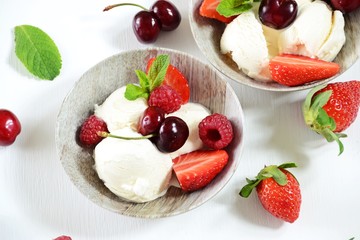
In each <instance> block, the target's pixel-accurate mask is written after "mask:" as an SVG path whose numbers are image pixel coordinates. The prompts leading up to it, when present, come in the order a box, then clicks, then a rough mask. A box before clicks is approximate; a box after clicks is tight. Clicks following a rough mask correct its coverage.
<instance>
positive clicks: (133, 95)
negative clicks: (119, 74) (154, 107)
mask: <svg viewBox="0 0 360 240" xmlns="http://www.w3.org/2000/svg"><path fill="white" fill-rule="evenodd" d="M124 95H125V98H126V99H127V100H135V99H137V98H139V97H143V98H145V99H148V97H149V94H148V92H147V91H146V90H145V89H143V88H142V87H140V86H137V85H135V84H128V85H126V89H125V94H124Z"/></svg>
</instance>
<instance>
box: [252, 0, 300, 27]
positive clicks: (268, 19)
mask: <svg viewBox="0 0 360 240" xmlns="http://www.w3.org/2000/svg"><path fill="white" fill-rule="evenodd" d="M297 11H298V6H297V3H296V1H295V0H263V1H261V3H260V7H259V18H260V21H261V22H262V24H264V25H266V26H268V27H271V28H275V29H282V28H286V27H287V26H289V25H290V24H291V23H293V22H294V20H295V18H296V15H297Z"/></svg>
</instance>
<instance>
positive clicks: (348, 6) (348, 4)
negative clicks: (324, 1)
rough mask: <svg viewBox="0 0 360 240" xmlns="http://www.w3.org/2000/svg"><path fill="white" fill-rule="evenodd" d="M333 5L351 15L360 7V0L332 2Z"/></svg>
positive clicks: (337, 0)
mask: <svg viewBox="0 0 360 240" xmlns="http://www.w3.org/2000/svg"><path fill="white" fill-rule="evenodd" d="M331 5H332V7H333V8H334V9H336V10H340V11H342V12H343V13H349V12H352V11H354V10H356V9H358V8H359V7H360V0H331Z"/></svg>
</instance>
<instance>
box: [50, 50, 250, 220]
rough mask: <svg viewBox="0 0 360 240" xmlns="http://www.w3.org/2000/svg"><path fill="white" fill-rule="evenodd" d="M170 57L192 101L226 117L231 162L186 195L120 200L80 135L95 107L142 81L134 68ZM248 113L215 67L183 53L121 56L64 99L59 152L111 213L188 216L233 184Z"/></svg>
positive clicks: (82, 186) (173, 192)
mask: <svg viewBox="0 0 360 240" xmlns="http://www.w3.org/2000/svg"><path fill="white" fill-rule="evenodd" d="M158 54H168V55H169V56H170V61H171V64H173V65H175V66H177V67H178V68H179V70H180V71H181V72H182V73H183V74H184V75H185V76H186V77H187V79H188V81H189V85H190V91H191V96H190V101H192V102H198V103H201V104H203V105H204V106H206V107H208V108H209V109H210V110H211V111H212V112H218V113H222V114H225V115H226V116H227V117H228V118H229V119H230V121H231V122H232V124H233V126H234V132H235V134H234V140H233V142H232V143H231V144H230V145H229V146H228V148H227V151H228V153H229V163H228V165H227V166H226V167H225V169H224V170H223V171H222V172H221V173H220V174H219V175H218V176H217V177H216V178H215V179H214V181H213V182H212V183H211V184H209V185H208V186H207V187H206V188H204V189H202V190H200V191H197V192H193V193H190V194H189V193H184V192H183V191H181V190H180V189H178V188H175V187H171V188H170V189H169V191H168V192H167V194H166V195H165V196H163V197H161V198H159V199H156V200H154V201H151V202H148V203H143V204H136V203H129V202H124V201H122V200H120V199H119V198H118V197H116V196H115V195H114V194H113V193H111V192H110V191H109V190H108V189H107V188H106V187H105V186H104V184H103V182H102V181H101V180H100V179H99V178H98V175H97V173H96V172H95V171H94V169H93V165H94V159H93V158H92V151H89V150H86V149H83V148H81V147H80V146H79V145H78V144H77V142H76V133H77V130H78V128H79V126H80V125H81V124H82V122H83V121H84V120H85V119H86V118H87V117H88V116H89V114H91V113H92V111H93V109H94V104H99V103H102V102H103V101H104V100H105V99H106V97H107V96H109V95H110V94H111V93H112V92H113V91H114V90H116V89H117V88H119V87H121V86H123V85H125V84H127V83H133V82H138V80H137V77H136V75H135V72H134V70H135V69H143V70H144V68H145V66H146V63H147V61H148V59H150V58H152V57H155V56H157V55H158ZM243 121H244V116H243V111H242V108H241V105H240V103H239V100H238V98H237V96H236V95H235V93H234V91H233V90H232V88H231V87H230V85H229V84H228V83H227V82H226V81H225V80H223V79H222V76H221V75H219V74H218V73H217V72H216V71H215V70H213V68H212V67H209V66H208V65H206V64H204V63H202V62H200V61H199V60H197V59H195V58H193V57H191V56H189V55H187V54H185V53H181V52H177V51H174V50H169V49H159V48H152V49H146V50H133V51H127V52H122V53H120V54H117V55H114V56H112V57H109V58H107V59H105V60H103V61H101V62H100V63H98V64H97V65H95V66H94V67H92V68H91V69H89V70H88V71H87V72H86V73H85V74H84V75H83V76H82V77H81V78H80V79H79V80H78V81H77V82H76V84H75V86H74V88H73V89H72V90H71V91H70V93H69V94H68V95H67V97H66V98H65V100H64V102H63V104H62V106H61V109H60V112H59V115H58V118H57V125H56V147H57V152H58V154H59V157H60V160H61V163H62V165H63V167H64V169H65V171H66V173H67V174H68V176H69V177H70V179H71V181H72V182H73V183H74V184H75V185H76V187H77V188H78V189H79V190H80V191H81V192H82V193H83V194H84V195H85V196H86V197H88V198H89V199H91V200H92V201H93V202H95V203H96V204H98V205H100V206H102V207H104V208H106V209H109V210H111V211H114V212H117V213H121V214H124V215H128V216H134V217H145V218H156V217H165V216H172V215H176V214H180V213H184V212H186V211H189V210H191V209H194V208H195V207H198V206H200V205H201V204H203V203H205V202H206V201H208V200H209V199H210V198H212V197H213V196H214V195H215V194H217V193H218V192H219V191H220V190H221V189H222V188H223V187H224V186H225V185H226V183H227V182H228V181H229V180H230V178H231V176H232V175H233V174H234V172H235V170H236V168H237V167H238V164H239V160H240V156H241V152H242V149H243V136H244V134H243V133H244V129H243Z"/></svg>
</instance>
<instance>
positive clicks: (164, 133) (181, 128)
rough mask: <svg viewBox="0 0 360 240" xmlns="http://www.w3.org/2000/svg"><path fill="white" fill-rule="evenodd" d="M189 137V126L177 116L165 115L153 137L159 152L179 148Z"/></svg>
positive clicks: (172, 150)
mask: <svg viewBox="0 0 360 240" xmlns="http://www.w3.org/2000/svg"><path fill="white" fill-rule="evenodd" d="M188 137H189V127H188V126H187V124H186V122H185V121H184V120H182V119H181V118H178V117H174V116H171V117H167V118H165V120H164V121H163V122H162V124H161V126H160V129H159V133H158V135H157V136H156V137H155V138H154V140H153V141H154V142H155V145H156V147H157V148H158V149H159V150H160V151H161V152H174V151H176V150H178V149H179V148H181V147H182V146H183V145H184V144H185V142H186V140H187V139H188Z"/></svg>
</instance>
